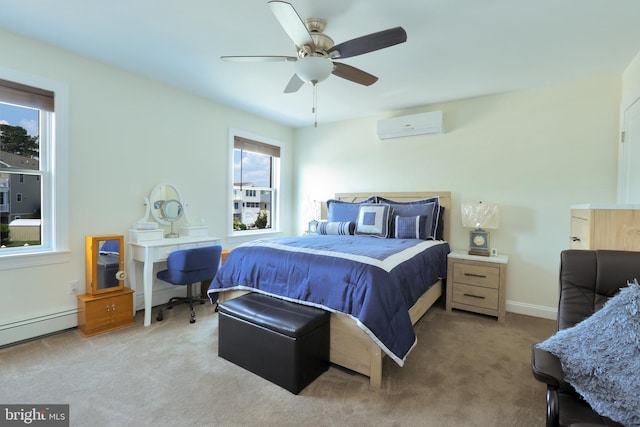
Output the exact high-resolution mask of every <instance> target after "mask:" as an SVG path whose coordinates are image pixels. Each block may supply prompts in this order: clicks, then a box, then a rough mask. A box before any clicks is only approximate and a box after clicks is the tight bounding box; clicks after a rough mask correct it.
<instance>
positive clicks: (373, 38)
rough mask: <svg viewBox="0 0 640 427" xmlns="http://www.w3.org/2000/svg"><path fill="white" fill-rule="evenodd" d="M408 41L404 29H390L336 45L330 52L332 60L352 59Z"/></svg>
mask: <svg viewBox="0 0 640 427" xmlns="http://www.w3.org/2000/svg"><path fill="white" fill-rule="evenodd" d="M406 41H407V32H406V31H405V30H404V28H402V27H395V28H389V29H388V30H383V31H378V32H377V33H371V34H367V35H366V36H362V37H358V38H355V39H352V40H348V41H346V42H342V43H340V44H337V45H335V46H334V47H332V48H331V50H329V52H328V53H329V55H330V56H331V57H332V58H350V57H352V56H356V55H362V54H363V53H368V52H372V51H374V50H378V49H384V48H385V47H389V46H394V45H396V44H400V43H404V42H406Z"/></svg>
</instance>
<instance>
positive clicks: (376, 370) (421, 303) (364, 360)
mask: <svg viewBox="0 0 640 427" xmlns="http://www.w3.org/2000/svg"><path fill="white" fill-rule="evenodd" d="M374 195H376V196H381V197H384V198H387V199H391V200H394V201H398V202H407V201H412V200H420V199H426V198H428V197H435V196H439V197H440V205H441V206H443V207H444V208H445V210H444V238H445V240H449V228H450V227H449V224H450V213H451V193H450V192H427V191H420V192H391V193H390V192H382V193H380V192H368V193H338V194H336V196H335V198H336V200H342V201H345V202H359V201H362V200H364V199H366V198H368V197H370V196H374ZM442 282H443V281H442V280H439V281H438V282H436V283H435V284H434V285H433V286H431V287H430V288H429V290H427V291H426V292H425V293H424V294H423V295H422V296H421V297H420V298H419V299H418V301H417V302H416V303H415V304H414V305H413V306H412V307H411V308H410V309H409V316H410V317H411V323H412V324H414V325H415V324H416V323H417V322H418V320H420V318H421V317H422V316H423V315H424V314H425V313H426V312H427V310H428V309H429V308H430V307H431V306H432V305H433V304H434V303H435V302H436V301H437V300H438V298H440V296H441V295H442V293H443V283H442ZM246 293H247V291H227V292H220V294H219V295H220V296H219V301H220V302H223V301H228V300H230V299H233V298H236V297H239V296H240V295H243V294H246ZM330 329H331V341H330V342H331V344H330V356H329V359H330V361H331V363H335V364H336V365H339V366H342V367H345V368H347V369H350V370H352V371H355V372H358V373H360V374H363V375H366V376H368V377H369V381H370V385H371V387H374V388H380V387H381V386H382V360H383V358H384V356H385V354H384V352H383V351H382V350H381V349H380V347H378V345H377V344H376V343H375V342H374V341H373V340H372V339H371V338H370V337H369V336H368V335H367V334H366V333H365V332H364V331H363V330H362V329H360V328H359V327H358V325H357V324H356V322H355V321H354V320H353V319H352V318H351V317H349V316H347V315H346V314H342V313H331V326H330Z"/></svg>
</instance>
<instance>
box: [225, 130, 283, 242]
mask: <svg viewBox="0 0 640 427" xmlns="http://www.w3.org/2000/svg"><path fill="white" fill-rule="evenodd" d="M236 136H238V137H241V138H246V139H251V140H253V141H258V142H262V143H265V144H269V145H274V146H276V147H279V148H280V158H279V159H278V167H277V168H275V169H276V170H272V172H271V173H272V174H273V177H272V179H273V193H274V194H273V213H272V215H273V216H274V218H272V221H271V228H268V229H256V230H242V231H236V230H233V227H232V224H233V207H234V199H233V196H234V194H233V181H234V179H233V178H234V175H233V172H234V170H233V167H234V158H233V154H234V149H235V144H234V142H235V137H236ZM283 145H284V144H282V143H281V142H279V141H276V140H273V139H270V138H265V137H263V136H259V135H255V134H251V133H249V132H244V131H241V130H238V129H229V163H228V164H229V175H228V176H229V184H228V186H227V187H228V189H229V193H228V194H229V195H228V198H227V200H228V206H229V208H228V209H227V212H228V217H227V223H226V226H225V227H226V229H227V230H228V233H227V237H228V238H229V240H230V241H233V240H236V239H238V238H242V237H244V238H246V237H250V238H252V237H256V236H260V237H264V236H265V235H269V234H277V233H280V232H281V229H280V189H281V188H282V184H281V180H280V174H281V169H282V156H283Z"/></svg>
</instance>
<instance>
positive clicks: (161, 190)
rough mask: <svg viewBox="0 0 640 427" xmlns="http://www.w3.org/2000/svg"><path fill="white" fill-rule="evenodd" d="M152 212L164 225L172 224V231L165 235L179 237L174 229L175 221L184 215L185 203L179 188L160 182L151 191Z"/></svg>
mask: <svg viewBox="0 0 640 427" xmlns="http://www.w3.org/2000/svg"><path fill="white" fill-rule="evenodd" d="M150 205H151V214H152V215H153V218H154V219H155V220H156V221H158V222H159V223H160V224H163V225H170V226H171V231H170V232H169V234H167V235H165V237H179V235H178V233H174V231H173V223H174V222H176V221H179V220H180V218H182V216H183V215H184V213H185V212H184V205H183V203H182V199H181V198H180V193H179V192H178V189H177V188H176V187H174V186H173V185H169V184H158V185H156V187H155V188H154V189H153V191H152V192H151V200H150Z"/></svg>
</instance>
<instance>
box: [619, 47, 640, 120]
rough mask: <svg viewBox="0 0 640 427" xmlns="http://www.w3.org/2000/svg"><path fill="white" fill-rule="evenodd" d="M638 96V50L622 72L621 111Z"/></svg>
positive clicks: (639, 71)
mask: <svg viewBox="0 0 640 427" xmlns="http://www.w3.org/2000/svg"><path fill="white" fill-rule="evenodd" d="M638 98H640V52H638V54H637V55H636V56H635V58H633V60H632V61H631V63H630V64H629V66H628V67H627V69H626V70H625V71H624V73H622V111H624V110H626V109H627V107H629V106H630V105H631V104H633V103H634V101H636V100H637V99H638Z"/></svg>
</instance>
